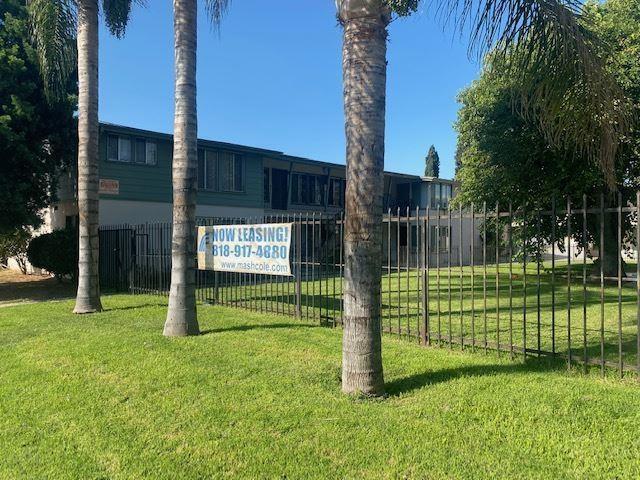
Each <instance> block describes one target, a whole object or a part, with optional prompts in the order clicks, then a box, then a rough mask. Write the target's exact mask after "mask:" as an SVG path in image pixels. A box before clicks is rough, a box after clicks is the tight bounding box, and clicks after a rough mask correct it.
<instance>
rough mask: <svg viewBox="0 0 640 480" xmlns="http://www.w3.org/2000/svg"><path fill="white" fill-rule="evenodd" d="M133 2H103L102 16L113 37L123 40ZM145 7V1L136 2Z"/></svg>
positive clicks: (114, 0) (116, 0) (110, 0)
mask: <svg viewBox="0 0 640 480" xmlns="http://www.w3.org/2000/svg"><path fill="white" fill-rule="evenodd" d="M132 3H133V1H132V0H102V14H103V15H104V21H105V23H106V25H107V28H108V29H109V32H111V35H113V36H115V37H117V38H122V37H123V36H124V33H125V31H126V29H127V25H128V24H129V17H130V15H131V4H132ZM136 3H138V4H140V5H143V6H144V5H145V2H144V0H139V1H138V2H136Z"/></svg>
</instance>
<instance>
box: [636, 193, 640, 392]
mask: <svg viewBox="0 0 640 480" xmlns="http://www.w3.org/2000/svg"><path fill="white" fill-rule="evenodd" d="M636 378H637V379H638V380H640V191H638V192H636Z"/></svg>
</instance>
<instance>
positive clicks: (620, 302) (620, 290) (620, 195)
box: [618, 192, 624, 377]
mask: <svg viewBox="0 0 640 480" xmlns="http://www.w3.org/2000/svg"><path fill="white" fill-rule="evenodd" d="M618 370H619V371H620V376H621V377H622V376H623V370H624V363H623V360H622V193H621V192H618Z"/></svg>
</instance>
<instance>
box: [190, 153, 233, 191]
mask: <svg viewBox="0 0 640 480" xmlns="http://www.w3.org/2000/svg"><path fill="white" fill-rule="evenodd" d="M198 188H199V189H201V190H209V191H212V192H218V191H220V192H243V191H244V160H243V158H242V157H241V156H240V155H236V154H234V153H227V152H216V151H213V150H198Z"/></svg>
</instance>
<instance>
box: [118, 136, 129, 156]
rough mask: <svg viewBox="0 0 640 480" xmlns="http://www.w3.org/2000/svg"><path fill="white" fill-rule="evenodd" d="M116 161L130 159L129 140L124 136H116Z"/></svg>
mask: <svg viewBox="0 0 640 480" xmlns="http://www.w3.org/2000/svg"><path fill="white" fill-rule="evenodd" d="M118 161H119V162H130V161H131V140H129V139H128V138H126V137H118Z"/></svg>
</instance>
